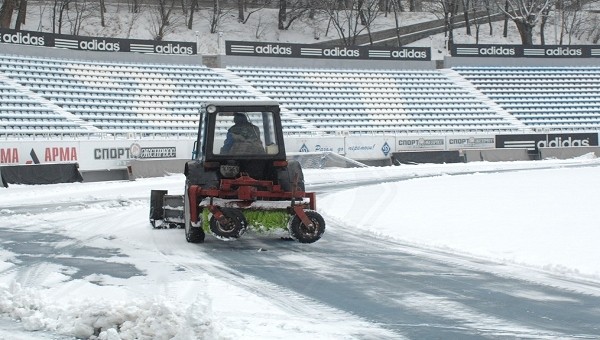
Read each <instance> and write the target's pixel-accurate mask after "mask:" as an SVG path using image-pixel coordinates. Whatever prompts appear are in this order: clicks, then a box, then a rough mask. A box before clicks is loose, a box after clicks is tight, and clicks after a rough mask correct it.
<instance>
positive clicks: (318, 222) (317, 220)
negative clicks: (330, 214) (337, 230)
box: [288, 210, 325, 243]
mask: <svg viewBox="0 0 600 340" xmlns="http://www.w3.org/2000/svg"><path fill="white" fill-rule="evenodd" d="M304 213H306V216H308V219H309V220H310V222H311V223H312V226H307V225H305V224H304V223H302V220H301V219H300V217H298V215H294V217H292V219H291V220H290V223H289V224H288V229H289V231H290V236H292V238H293V239H295V240H297V241H298V242H300V243H313V242H316V241H318V240H319V239H320V238H321V236H323V233H324V232H325V220H324V219H323V216H321V215H320V214H319V213H318V212H316V211H314V210H305V211H304Z"/></svg>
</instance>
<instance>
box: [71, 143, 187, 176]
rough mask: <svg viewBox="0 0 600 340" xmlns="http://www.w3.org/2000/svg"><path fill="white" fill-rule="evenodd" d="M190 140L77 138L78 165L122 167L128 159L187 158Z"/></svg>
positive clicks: (86, 168)
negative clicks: (95, 139) (92, 139)
mask: <svg viewBox="0 0 600 340" xmlns="http://www.w3.org/2000/svg"><path fill="white" fill-rule="evenodd" d="M193 144H194V141H192V140H143V141H138V140H122V141H103V142H102V143H98V141H81V145H80V151H81V152H80V169H81V170H97V169H122V168H124V167H125V166H126V165H127V161H129V160H131V159H187V158H189V159H191V157H192V148H193Z"/></svg>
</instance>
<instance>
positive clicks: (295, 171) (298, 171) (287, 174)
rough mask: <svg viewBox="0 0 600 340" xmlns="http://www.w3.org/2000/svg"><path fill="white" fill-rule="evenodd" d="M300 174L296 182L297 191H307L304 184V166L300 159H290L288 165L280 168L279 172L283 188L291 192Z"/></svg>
mask: <svg viewBox="0 0 600 340" xmlns="http://www.w3.org/2000/svg"><path fill="white" fill-rule="evenodd" d="M296 175H297V176H298V182H297V183H296V191H306V189H305V186H304V174H303V173H302V166H301V165H300V163H299V162H298V161H293V160H292V161H288V165H287V167H286V168H285V169H283V170H280V171H279V172H278V174H277V178H278V180H279V185H281V189H283V191H286V192H291V191H292V189H293V188H294V180H295V179H296Z"/></svg>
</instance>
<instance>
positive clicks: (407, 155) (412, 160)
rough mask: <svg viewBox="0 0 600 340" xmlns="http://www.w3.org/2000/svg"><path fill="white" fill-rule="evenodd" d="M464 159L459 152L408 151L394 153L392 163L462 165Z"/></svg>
mask: <svg viewBox="0 0 600 340" xmlns="http://www.w3.org/2000/svg"><path fill="white" fill-rule="evenodd" d="M462 162H464V159H463V157H462V155H461V154H460V151H459V150H451V151H408V152H393V153H392V163H393V164H394V165H400V164H422V163H434V164H444V163H462Z"/></svg>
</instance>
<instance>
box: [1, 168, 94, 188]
mask: <svg viewBox="0 0 600 340" xmlns="http://www.w3.org/2000/svg"><path fill="white" fill-rule="evenodd" d="M0 172H1V173H2V174H1V177H2V183H3V185H4V186H8V184H57V183H73V182H82V181H83V177H82V176H81V173H80V172H79V165H78V164H77V163H61V164H28V165H9V166H2V167H0Z"/></svg>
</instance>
